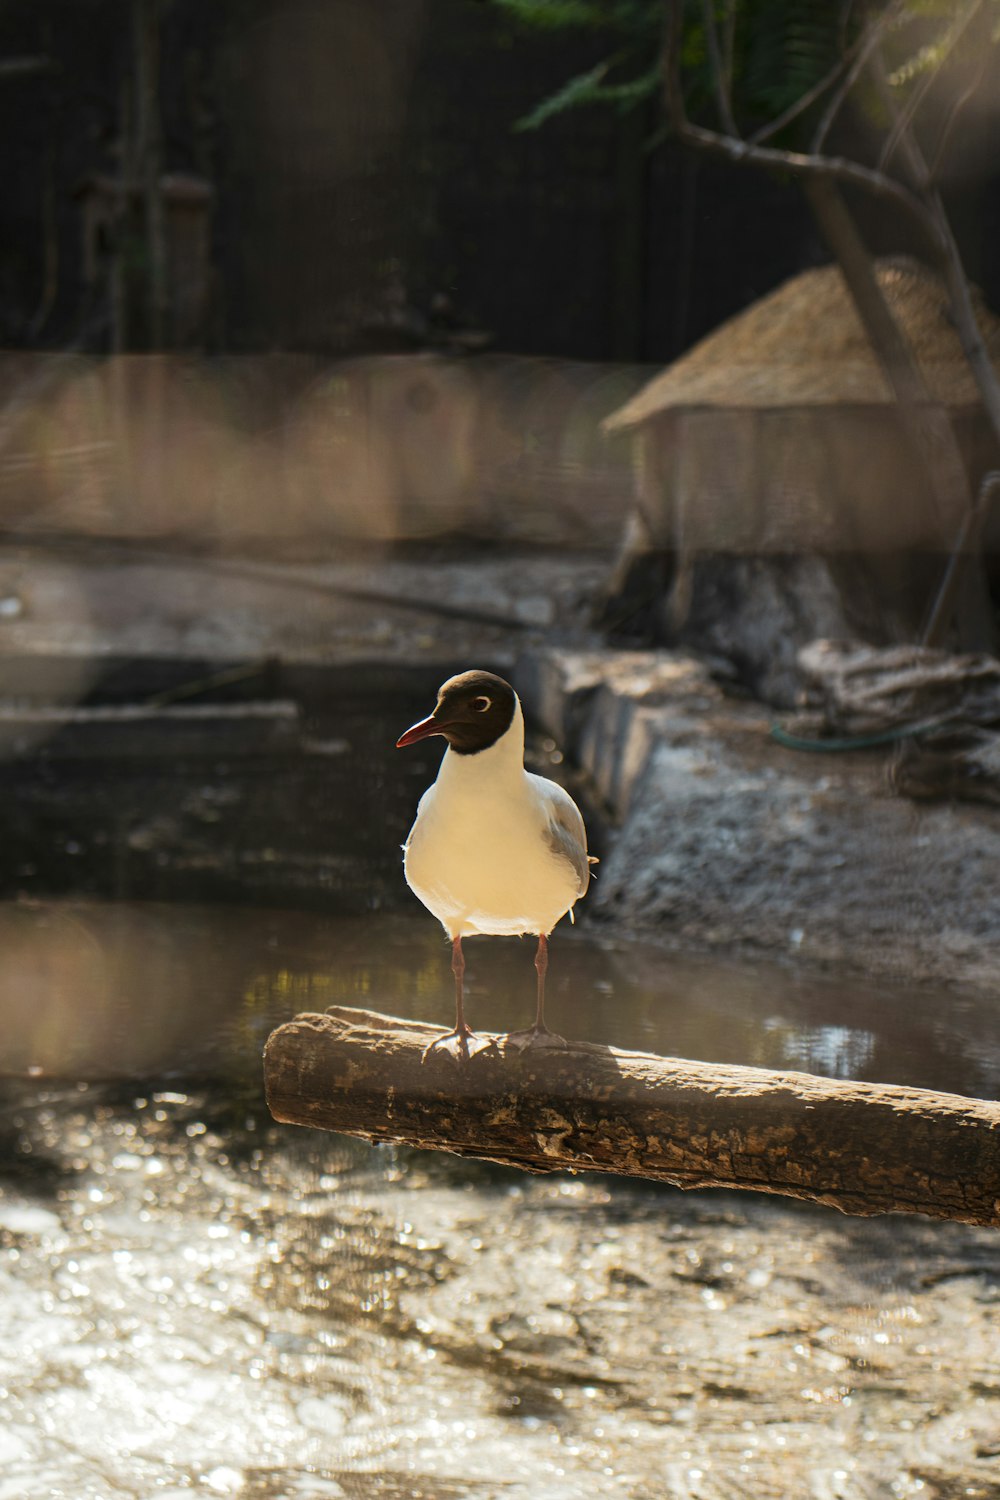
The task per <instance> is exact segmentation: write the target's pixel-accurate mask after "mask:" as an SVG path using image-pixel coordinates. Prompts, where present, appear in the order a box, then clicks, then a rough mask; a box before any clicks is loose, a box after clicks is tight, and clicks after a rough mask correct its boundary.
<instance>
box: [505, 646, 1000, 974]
mask: <svg viewBox="0 0 1000 1500" xmlns="http://www.w3.org/2000/svg"><path fill="white" fill-rule="evenodd" d="M517 681H518V683H519V686H520V688H521V691H522V694H523V696H524V697H525V699H526V701H527V702H528V704H529V705H530V707H531V708H532V709H533V711H534V712H535V713H536V714H537V716H538V717H539V718H540V719H541V720H542V722H543V723H544V724H546V725H547V726H549V727H550V729H551V732H552V733H553V734H554V735H555V736H556V737H557V738H558V739H559V741H560V743H561V744H562V745H563V748H564V750H565V752H566V754H567V756H568V757H569V758H570V759H571V760H573V761H575V762H576V763H577V764H578V765H579V766H580V768H581V770H582V772H583V774H584V775H585V776H586V777H587V778H588V780H589V782H590V784H591V787H592V789H593V792H594V795H595V797H596V799H597V800H598V802H599V803H600V804H601V805H603V807H604V808H605V809H606V812H607V815H608V818H609V821H610V824H611V826H612V830H613V832H612V837H611V839H610V841H609V850H608V852H607V855H606V858H605V859H604V861H603V863H602V865H601V867H600V871H599V879H598V881H597V882H596V884H595V887H594V890H593V892H592V895H591V896H590V898H589V906H590V910H591V913H592V915H593V917H594V918H595V919H597V920H600V921H607V922H614V923H618V924H621V923H627V924H629V925H630V926H633V927H634V928H636V929H637V930H643V931H655V932H657V933H658V934H659V935H660V936H662V937H663V938H664V939H666V940H669V941H670V942H671V943H676V944H677V945H678V946H684V947H692V946H694V947H702V948H705V947H707V948H725V949H726V950H727V951H743V952H745V953H754V952H757V953H767V954H769V955H782V954H784V955H788V956H789V957H794V958H795V959H796V960H797V961H800V962H802V961H804V962H806V963H811V964H817V965H820V964H821V965H824V966H831V967H837V968H838V969H840V970H842V971H845V972H846V971H850V972H855V973H857V972H864V973H866V974H870V975H879V976H883V977H886V978H889V977H891V978H895V979H910V980H916V981H929V982H934V983H936V984H950V983H955V984H961V985H963V986H969V987H973V988H980V989H983V990H992V989H995V988H996V986H997V985H998V984H1000V889H998V887H997V883H996V880H995V878H994V876H995V872H996V870H997V869H998V868H1000V812H998V811H996V810H994V809H992V808H989V807H986V806H983V805H981V804H971V803H969V804H965V803H936V804H929V803H926V804H925V803H920V804H918V803H914V802H912V801H910V800H908V799H906V798H902V797H899V796H896V795H894V794H893V793H892V791H891V790H890V788H889V785H888V781H887V775H886V773H887V768H888V755H887V753H886V752H885V751H866V752H855V753H851V754H834V753H825V754H816V753H808V754H806V753H801V752H796V751H792V750H787V749H784V748H783V747H782V746H780V745H778V744H777V743H775V741H774V740H773V739H772V738H771V736H770V726H771V722H772V715H771V714H770V712H769V711H768V710H767V709H765V708H764V707H762V706H761V705H760V704H757V703H753V702H751V701H749V700H747V699H743V698H739V697H736V696H733V695H732V694H731V693H729V692H727V691H726V690H725V688H724V686H722V685H720V683H719V682H718V681H716V680H714V679H713V677H712V676H711V675H710V671H709V669H708V667H706V666H705V665H704V664H702V663H699V662H697V661H695V660H693V659H690V658H687V657H685V656H683V655H680V654H673V653H669V652H656V653H652V652H650V653H646V652H609V651H597V652H589V651H581V652H572V651H560V650H554V649H548V650H542V651H540V652H539V651H535V652H528V653H526V654H525V655H524V656H522V658H521V661H520V662H519V666H518V677H517Z"/></svg>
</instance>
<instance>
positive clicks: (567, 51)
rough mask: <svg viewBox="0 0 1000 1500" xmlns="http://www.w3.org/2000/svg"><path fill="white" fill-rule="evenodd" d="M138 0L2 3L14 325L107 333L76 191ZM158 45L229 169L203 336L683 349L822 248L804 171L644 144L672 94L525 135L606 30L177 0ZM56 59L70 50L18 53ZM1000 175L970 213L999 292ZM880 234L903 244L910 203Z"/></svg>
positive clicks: (95, 163) (340, 343)
mask: <svg viewBox="0 0 1000 1500" xmlns="http://www.w3.org/2000/svg"><path fill="white" fill-rule="evenodd" d="M130 16H131V9H130V5H129V3H128V0H8V3H7V4H6V5H5V6H4V8H3V10H2V11H0V140H2V142H3V149H2V161H3V175H2V179H0V341H2V342H3V343H5V344H7V345H14V346H21V347H53V346H59V345H62V344H65V343H68V342H73V341H76V342H78V343H79V344H80V345H81V346H82V347H86V348H97V349H99V348H101V347H106V344H107V339H108V323H107V316H106V309H102V307H101V306H100V299H99V298H98V299H97V305H96V306H95V305H94V299H93V298H91V301H90V302H89V303H88V301H87V298H86V295H85V287H84V285H83V278H82V266H81V239H82V236H81V213H80V204H79V201H78V199H77V198H76V197H75V196H74V190H75V188H76V187H77V186H78V184H79V183H80V181H81V180H82V179H83V178H84V177H85V175H86V174H88V173H92V172H95V171H103V172H107V173H111V174H114V173H115V172H116V171H117V170H118V162H119V156H120V143H121V121H122V111H123V108H124V104H123V92H122V89H123V80H124V79H125V78H126V77H127V76H128V73H129V68H130V57H131V37H130ZM162 40H163V61H162V111H163V117H164V122H165V138H166V148H165V166H166V167H167V169H168V170H181V171H187V172H195V173H198V174H200V175H202V176H203V177H205V178H207V179H208V180H209V181H210V182H211V184H212V185H213V188H214V191H215V207H214V212H213V219H212V280H211V305H210V316H209V317H208V318H207V320H206V324H205V327H204V330H203V339H202V342H203V344H204V347H206V348H207V349H208V350H209V351H232V352H251V351H261V350H271V349H286V350H308V351H312V352H318V353H331V354H334V353H344V352H356V351H359V350H365V349H373V348H395V347H408V346H409V347H412V346H413V345H414V344H419V343H420V342H421V341H422V340H423V339H424V338H425V336H427V334H428V321H429V322H430V324H431V333H432V335H433V331H434V326H435V325H437V326H438V328H439V329H440V327H443V326H444V325H448V326H450V327H455V326H458V327H471V328H475V329H480V330H483V331H484V332H485V333H486V334H488V335H489V338H490V341H491V342H490V347H492V348H493V349H496V350H500V351H511V352H519V353H526V354H538V355H559V356H569V357H576V358H586V359H621V360H643V361H646V360H648V361H656V362H664V361H667V360H669V359H671V358H672V357H674V356H675V355H676V354H678V353H679V352H680V351H681V350H682V349H684V348H685V347H687V346H688V345H689V344H691V343H692V342H693V341H694V340H696V339H697V338H698V337H700V336H701V335H702V334H703V333H705V332H706V331H707V330H708V329H709V328H711V327H713V326H714V325H715V324H717V323H718V322H719V321H720V320H721V319H723V318H725V317H727V316H729V315H730V314H732V313H734V312H736V311H737V310H739V309H740V308H741V307H744V306H745V305H746V304H747V303H748V302H750V301H752V300H753V299H754V298H756V297H758V296H760V295H761V294H762V293H764V292H766V291H768V290H769V289H770V288H771V287H773V286H775V285H777V284H778V283H779V282H780V281H782V280H783V279H784V278H785V277H786V276H788V275H790V274H792V273H794V272H795V271H796V270H798V269H800V268H802V267H803V266H805V265H808V264H813V263H815V262H817V261H819V260H822V259H825V258H826V257H825V253H824V250H823V247H822V245H821V244H820V242H819V240H818V238H817V235H816V233H815V231H814V229H813V227H812V224H811V221H810V219H809V217H808V215H807V212H806V210H805V207H804V205H803V202H802V200H801V197H800V195H799V193H798V191H797V189H796V188H795V187H794V186H793V185H792V184H790V183H788V182H782V181H779V180H777V179H774V178H770V177H767V176H763V175H759V174H755V173H752V172H748V171H740V170H738V169H734V168H728V167H725V166H721V165H717V164H714V163H709V162H706V161H697V160H695V159H694V158H693V157H691V156H690V155H688V154H686V153H682V152H680V151H678V150H677V149H676V148H674V147H672V146H670V145H665V144H660V145H658V146H656V147H655V148H653V149H649V147H648V142H649V140H650V138H651V136H653V134H654V131H655V127H656V120H655V118H654V117H652V116H650V115H645V116H641V115H638V114H632V115H628V116H620V115H618V114H616V113H614V112H612V111H606V110H594V109H591V110H582V111H573V112H570V113H567V114H565V115H563V116H560V117H558V118H556V119H554V120H552V121H551V122H550V123H549V124H547V125H546V126H545V127H543V128H542V129H541V130H539V131H536V132H526V133H517V132H515V130H514V128H513V127H514V125H515V122H516V121H517V120H518V119H519V117H520V116H522V115H523V114H524V113H525V112H526V111H527V110H529V109H530V108H531V107H532V106H533V105H535V104H536V103H537V102H538V101H539V99H540V98H542V97H544V96H545V95H546V94H547V93H549V92H551V91H552V90H553V89H555V88H557V87H558V86H559V85H560V84H561V83H562V82H564V81H565V79H566V78H567V77H568V76H569V75H571V74H572V73H574V72H578V71H580V70H582V69H583V68H586V67H588V66H590V65H592V64H593V63H594V62H595V61H597V60H598V59H599V57H600V56H601V55H602V50H601V49H602V47H603V44H602V43H601V41H600V40H599V39H598V40H596V41H594V40H593V39H587V38H584V39H582V40H581V39H575V40H570V39H568V38H567V36H566V35H561V34H560V35H554V34H549V35H546V34H534V35H525V34H524V33H523V32H521V31H519V30H517V29H516V28H515V27H514V25H513V24H512V23H511V22H510V21H509V20H507V19H506V18H505V17H504V16H503V15H502V14H501V13H499V12H497V11H496V10H494V9H493V8H492V7H491V6H489V5H486V4H481V3H474V0H325V3H324V4H316V3H307V0H212V3H211V4H206V3H205V0H172V3H171V4H170V5H168V6H167V7H166V8H165V11H164V20H163V39H162ZM39 55H45V56H47V57H48V58H49V59H51V63H52V66H51V68H50V69H49V71H47V72H41V73H23V74H10V73H9V72H8V73H6V74H5V73H4V72H3V66H2V65H3V61H4V60H5V59H8V60H9V59H11V58H14V57H19V56H39ZM992 170H993V169H992V168H990V167H988V166H984V167H983V168H982V169H981V170H980V171H979V173H978V175H977V176H975V178H974V180H971V181H969V182H967V183H965V184H964V186H963V189H962V197H961V202H960V203H959V205H958V210H959V211H958V215H957V220H958V222H959V224H960V227H961V230H962V233H963V237H964V243H965V245H966V248H967V254H968V257H969V260H970V263H971V265H972V268H973V271H974V274H976V275H977V276H978V277H979V279H980V280H981V281H982V282H984V283H985V288H986V291H987V295H988V296H989V297H990V299H991V300H992V301H993V302H994V304H996V303H997V301H998V300H1000V267H998V265H997V257H996V256H995V254H993V253H992V252H991V251H990V248H989V247H990V246H991V245H993V244H995V243H996V235H995V234H993V233H992V230H995V228H996V221H997V218H998V217H1000V213H998V207H997V205H998V203H1000V194H998V193H997V191H996V178H995V175H994V176H993V177H992V178H991V176H990V172H991V171H992ZM47 222H48V223H49V224H50V232H48V233H46V223H47ZM872 234H873V238H874V239H875V240H877V241H878V248H880V249H885V248H905V244H901V243H899V242H900V231H899V229H898V227H897V226H895V225H894V224H892V223H885V222H881V223H874V224H873V228H872ZM991 235H992V237H991Z"/></svg>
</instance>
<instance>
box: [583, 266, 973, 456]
mask: <svg viewBox="0 0 1000 1500" xmlns="http://www.w3.org/2000/svg"><path fill="white" fill-rule="evenodd" d="M875 270H876V275H877V277H878V282H879V285H880V286H881V288H882V291H883V293H884V295H885V297H886V300H887V301H888V303H889V307H890V308H891V310H892V312H893V315H894V316H895V318H896V321H897V322H898V323H899V325H900V326H901V328H902V330H903V332H904V333H905V334H906V335H907V337H908V338H909V340H910V343H911V345H912V347H913V350H914V353H915V354H916V357H917V361H918V363H919V365H920V368H921V370H922V371H923V375H924V379H925V380H926V382H927V385H928V387H929V389H930V391H931V394H932V395H933V396H934V398H935V400H937V401H940V402H941V403H942V404H943V405H946V406H951V407H958V406H976V405H978V404H979V395H978V392H977V390H976V385H975V382H974V381H973V379H972V376H971V374H970V372H969V368H968V365H967V364H966V361H965V358H964V356H963V354H962V349H961V345H960V344H959V340H958V335H957V333H956V332H955V328H954V325H953V324H952V321H951V317H950V314H949V312H948V301H947V297H946V295H945V291H944V288H943V286H942V284H941V282H940V281H939V280H938V278H937V277H936V276H934V275H932V273H931V272H930V271H927V270H925V269H924V268H923V267H922V266H920V265H918V264H917V263H916V262H915V261H912V260H909V259H904V258H902V257H890V258H887V259H883V260H879V261H876V262H875ZM974 301H975V307H976V316H977V319H978V322H979V326H980V328H981V330H982V332H983V336H984V338H985V339H986V342H987V346H988V348H989V350H990V353H991V356H992V358H993V360H994V362H995V363H996V364H997V365H998V367H1000V320H998V319H997V318H995V317H994V316H993V314H992V313H990V312H989V311H988V310H987V308H986V307H985V305H984V304H983V301H982V298H981V297H980V295H979V294H978V293H976V294H975V297H974ZM892 400H893V395H892V391H891V389H890V387H889V385H888V384H887V382H886V379H885V376H884V375H883V374H882V371H881V369H880V367H879V364H878V361H877V360H876V358H875V355H874V354H873V352H872V349H871V345H870V344H869V342H868V337H867V335H866V333H865V331H864V328H863V327H862V324H861V322H860V320H859V318H858V315H857V313H856V312H855V310H854V304H853V302H852V301H851V298H850V294H849V293H848V290H847V286H846V284H845V282H844V279H843V276H842V275H841V273H840V270H839V268H838V267H837V266H820V267H818V268H817V269H815V270H811V271H804V272H802V274H801V275H799V276H794V277H793V278H792V279H791V280H790V281H786V282H785V283H784V285H782V286H780V287H778V289H777V291H774V292H772V293H771V294H770V295H769V296H767V297H763V298H762V299H761V300H760V301H759V302H755V303H754V304H753V305H752V306H751V307H748V308H746V309H745V311H743V312H741V313H738V314H737V315H736V317H735V318H730V319H729V321H728V322H726V323H723V324H722V325H721V326H720V327H719V328H716V329H715V330H714V331H713V332H712V333H710V334H709V335H708V337H707V338H704V339H702V340H701V342H700V343H698V344H696V345H695V346H694V348H693V349H690V350H689V351H688V352H687V354H683V355H682V356H681V357H680V359H678V360H676V361H675V362H674V363H673V364H672V365H670V367H669V368H668V369H666V370H664V372H663V374H662V375H658V376H656V378H655V379H654V380H651V381H650V382H649V384H648V385H645V386H643V388H642V389H641V390H640V391H639V392H638V393H637V394H636V395H635V396H633V397H632V399H631V400H630V401H627V402H626V403H625V405H624V406H622V407H619V409H618V410H617V411H616V412H613V413H612V414H611V416H610V417H608V418H607V420H606V422H605V424H604V425H605V427H606V429H607V430H608V431H611V432H620V431H622V430H624V429H626V428H629V427H636V426H638V425H639V424H640V423H641V422H644V421H646V420H647V418H649V417H653V416H656V415H658V414H659V413H661V412H665V411H669V410H671V409H674V408H677V407H706V406H720V407H729V408H737V407H743V408H748V407H785V408H787V407H801V406H826V405H832V404H834V403H842V404H850V405H862V406H868V405H884V404H886V403H888V402H891V401H892Z"/></svg>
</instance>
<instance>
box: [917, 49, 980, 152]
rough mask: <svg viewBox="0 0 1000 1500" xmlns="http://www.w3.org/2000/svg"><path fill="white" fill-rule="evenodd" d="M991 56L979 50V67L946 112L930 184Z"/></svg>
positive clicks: (977, 89) (976, 90)
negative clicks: (946, 115) (953, 131)
mask: <svg viewBox="0 0 1000 1500" xmlns="http://www.w3.org/2000/svg"><path fill="white" fill-rule="evenodd" d="M991 55H992V54H991V52H990V49H989V48H988V47H983V48H982V49H981V51H980V54H979V67H978V68H977V70H976V73H975V75H974V77H973V78H971V79H970V80H969V82H968V83H967V84H966V86H965V88H964V89H963V90H962V91H961V93H959V94H956V96H955V98H954V100H953V101H952V106H951V109H950V110H949V111H948V118H947V120H946V121H945V123H944V129H943V130H942V131H941V139H940V140H939V141H938V148H937V150H936V151H935V153H934V160H933V161H932V162H931V164H930V167H929V168H928V172H929V175H930V180H931V182H936V181H937V179H938V173H939V172H940V170H941V166H942V164H943V162H944V158H945V153H946V152H947V150H948V143H949V141H950V139H951V133H952V130H953V129H954V127H955V125H956V124H957V122H958V119H959V117H960V115H961V113H962V111H963V110H964V108H965V106H966V105H967V104H968V102H969V100H970V99H971V98H972V97H973V95H974V94H976V93H978V91H979V85H980V84H981V83H982V81H983V77H984V75H985V73H986V69H987V68H988V67H989V64H990V58H991Z"/></svg>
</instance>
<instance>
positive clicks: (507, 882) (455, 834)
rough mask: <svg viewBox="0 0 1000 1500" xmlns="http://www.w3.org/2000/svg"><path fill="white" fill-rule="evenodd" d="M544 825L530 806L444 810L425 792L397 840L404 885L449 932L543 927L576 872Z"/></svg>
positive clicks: (555, 914)
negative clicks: (401, 841)
mask: <svg viewBox="0 0 1000 1500" xmlns="http://www.w3.org/2000/svg"><path fill="white" fill-rule="evenodd" d="M433 790H434V789H433V788H432V791H433ZM545 827H546V824H545V820H544V819H543V818H542V817H541V816H540V814H539V813H538V812H537V811H536V810H535V809H534V808H533V807H531V806H524V807H518V808H511V807H510V806H509V805H504V806H499V807H497V808H495V809H494V808H491V807H490V806H488V805H487V806H476V805H475V804H473V803H471V802H469V803H464V804H460V805H457V806H456V805H453V806H451V808H450V809H449V808H447V807H445V808H442V807H440V806H435V799H434V797H433V796H431V795H428V797H427V798H426V799H425V800H424V801H423V802H422V803H421V806H420V810H419V813H418V817H417V822H416V823H415V824H414V825H413V828H412V829H411V831H410V836H409V839H408V840H407V842H406V846H405V856H404V864H403V868H404V870H405V873H406V880H407V884H408V885H409V886H410V889H411V890H412V891H413V892H414V894H415V895H417V896H418V897H419V898H420V900H421V901H422V902H423V903H424V905H425V906H426V907H427V909H428V910H429V911H430V912H432V913H433V914H434V916H435V917H437V919H438V921H439V922H441V924H442V925H443V926H444V928H445V929H446V931H447V932H448V934H449V936H451V937H467V936H469V935H471V934H473V933H492V934H496V935H505V934H519V933H525V932H531V933H537V932H545V933H547V932H551V930H552V928H553V927H554V926H555V925H556V923H557V922H558V921H559V919H560V918H561V917H564V916H565V915H566V913H567V912H568V911H569V910H570V908H571V907H572V905H573V903H574V902H575V901H576V899H577V896H578V894H579V877H578V875H577V872H576V871H575V870H574V869H573V867H572V865H571V864H570V863H569V861H568V860H566V859H563V858H560V857H559V856H558V855H557V854H556V853H554V852H553V850H552V849H551V847H550V846H549V844H548V843H547V842H546V840H545Z"/></svg>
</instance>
